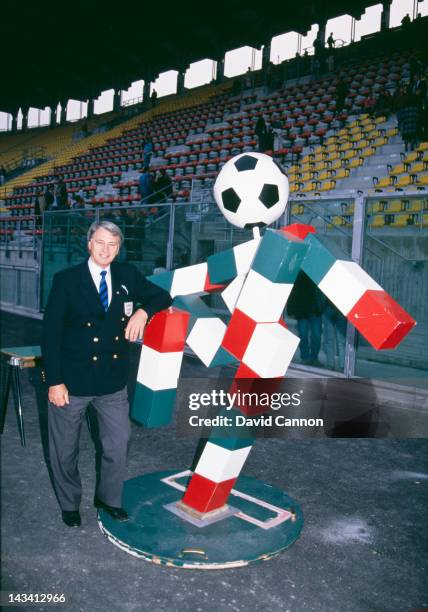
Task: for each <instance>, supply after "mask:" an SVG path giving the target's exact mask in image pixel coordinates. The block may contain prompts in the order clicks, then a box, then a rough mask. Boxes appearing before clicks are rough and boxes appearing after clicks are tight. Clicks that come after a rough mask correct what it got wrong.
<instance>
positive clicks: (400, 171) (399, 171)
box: [389, 163, 408, 174]
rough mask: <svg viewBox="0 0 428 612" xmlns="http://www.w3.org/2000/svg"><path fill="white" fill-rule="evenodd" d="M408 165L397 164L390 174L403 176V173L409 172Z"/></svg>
mask: <svg viewBox="0 0 428 612" xmlns="http://www.w3.org/2000/svg"><path fill="white" fill-rule="evenodd" d="M407 168H408V164H404V163H401V164H397V165H396V166H394V167H393V168H391V170H390V172H389V173H390V174H403V172H407Z"/></svg>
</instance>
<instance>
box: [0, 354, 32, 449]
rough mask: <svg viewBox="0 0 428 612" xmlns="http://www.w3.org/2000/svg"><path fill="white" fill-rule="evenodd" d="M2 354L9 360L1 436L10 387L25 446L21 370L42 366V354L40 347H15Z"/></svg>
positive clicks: (2, 410) (1, 415) (0, 415)
mask: <svg viewBox="0 0 428 612" xmlns="http://www.w3.org/2000/svg"><path fill="white" fill-rule="evenodd" d="M0 352H1V354H2V355H4V356H5V357H6V358H7V372H6V387H5V393H4V396H3V401H2V403H1V413H0V434H2V433H3V430H4V423H5V419H6V411H7V404H8V400H9V393H10V387H11V386H12V389H13V395H14V400H15V411H16V418H17V420H18V429H19V435H20V437H21V444H22V446H25V430H24V417H23V413H22V401H21V383H20V370H21V369H23V368H34V367H35V366H37V365H40V364H41V358H42V354H41V350H40V346H17V347H15V346H14V347H11V348H2V349H1V351H0Z"/></svg>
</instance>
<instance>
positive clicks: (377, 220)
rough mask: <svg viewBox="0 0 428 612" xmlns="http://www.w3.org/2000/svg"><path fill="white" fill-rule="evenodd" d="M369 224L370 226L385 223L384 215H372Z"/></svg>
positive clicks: (381, 225) (380, 225) (379, 225)
mask: <svg viewBox="0 0 428 612" xmlns="http://www.w3.org/2000/svg"><path fill="white" fill-rule="evenodd" d="M369 225H370V227H383V226H384V225H385V217H384V216H383V215H373V217H371V219H370V222H369Z"/></svg>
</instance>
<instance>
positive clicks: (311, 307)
mask: <svg viewBox="0 0 428 612" xmlns="http://www.w3.org/2000/svg"><path fill="white" fill-rule="evenodd" d="M321 312H322V303H321V293H320V291H319V289H318V288H317V286H316V285H315V283H313V282H312V281H311V279H310V278H309V276H307V275H306V274H305V273H304V272H300V273H299V275H298V276H297V279H296V283H295V285H294V287H293V290H292V291H291V293H290V297H289V298H288V302H287V313H288V315H289V316H290V317H293V318H295V319H296V320H297V331H298V335H299V337H300V358H301V360H302V363H305V364H308V365H318V366H319V365H321V363H320V361H319V360H318V354H319V351H320V348H321Z"/></svg>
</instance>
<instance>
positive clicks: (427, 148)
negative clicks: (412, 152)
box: [416, 142, 428, 151]
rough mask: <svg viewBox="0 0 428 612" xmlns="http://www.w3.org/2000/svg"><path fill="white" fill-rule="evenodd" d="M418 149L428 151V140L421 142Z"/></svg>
mask: <svg viewBox="0 0 428 612" xmlns="http://www.w3.org/2000/svg"><path fill="white" fill-rule="evenodd" d="M416 151H428V142H421V143H420V145H419V146H418V147H417V148H416Z"/></svg>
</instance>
